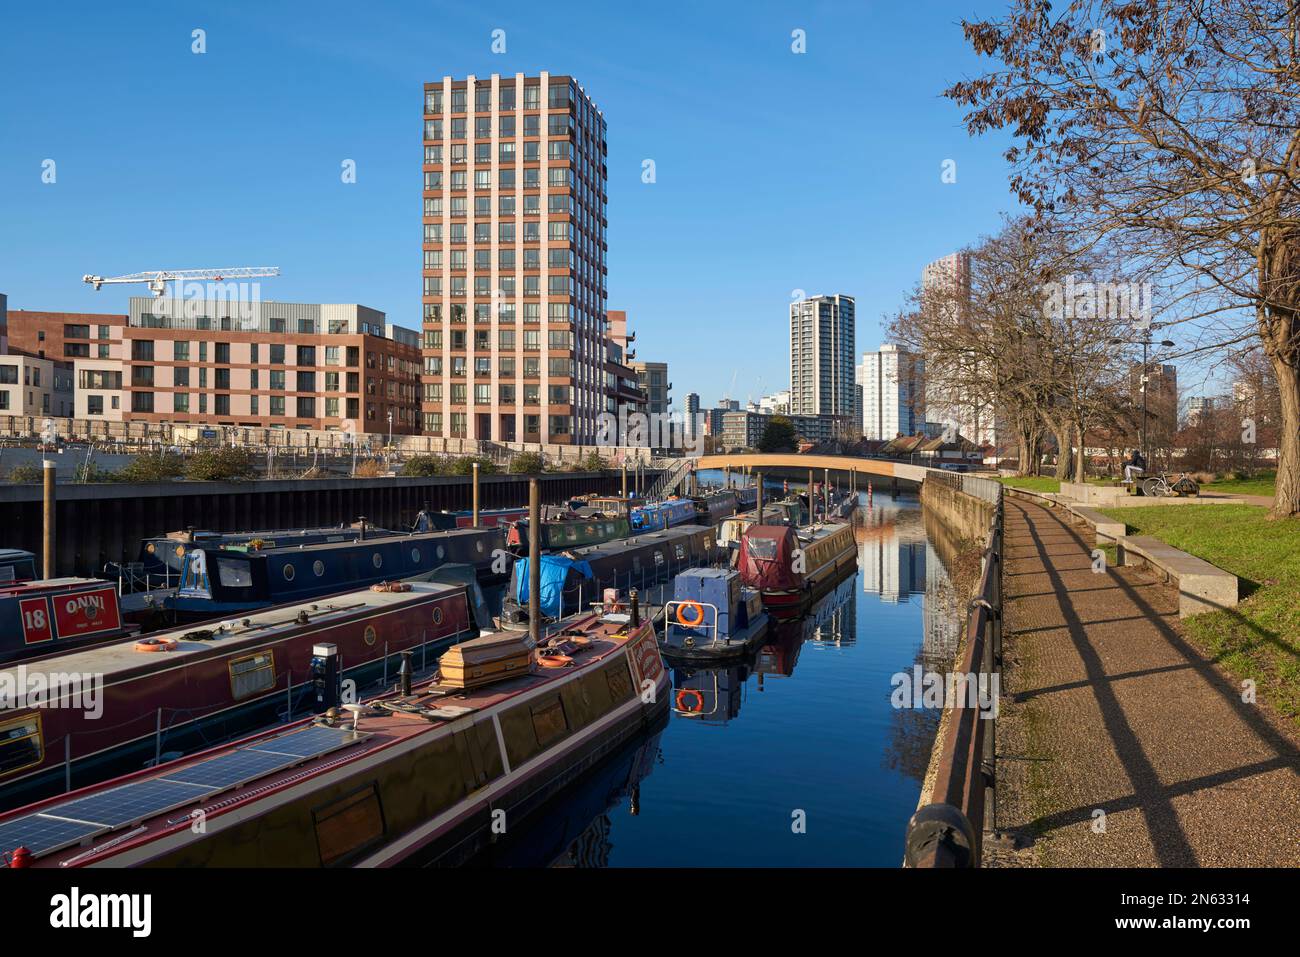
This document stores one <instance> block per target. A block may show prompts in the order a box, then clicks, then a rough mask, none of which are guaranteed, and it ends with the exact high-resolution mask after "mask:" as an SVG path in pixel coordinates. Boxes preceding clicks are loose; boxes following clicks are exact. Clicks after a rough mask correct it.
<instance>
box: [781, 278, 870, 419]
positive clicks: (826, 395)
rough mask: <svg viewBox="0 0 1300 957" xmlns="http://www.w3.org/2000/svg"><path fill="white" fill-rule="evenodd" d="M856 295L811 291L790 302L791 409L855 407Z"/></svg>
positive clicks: (821, 411) (846, 412)
mask: <svg viewBox="0 0 1300 957" xmlns="http://www.w3.org/2000/svg"><path fill="white" fill-rule="evenodd" d="M853 368H854V301H853V297H852V296H813V297H811V298H808V299H801V300H799V301H798V302H793V303H791V304H790V414H791V415H838V416H845V417H846V418H852V416H853V415H854V410H855V405H856V402H855V394H854V381H853Z"/></svg>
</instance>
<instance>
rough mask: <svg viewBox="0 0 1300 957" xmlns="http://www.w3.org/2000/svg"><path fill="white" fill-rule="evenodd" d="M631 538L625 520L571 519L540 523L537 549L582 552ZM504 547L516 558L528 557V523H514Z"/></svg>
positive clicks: (611, 518) (616, 518) (603, 518)
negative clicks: (606, 543) (519, 556)
mask: <svg viewBox="0 0 1300 957" xmlns="http://www.w3.org/2000/svg"><path fill="white" fill-rule="evenodd" d="M631 534H632V530H631V528H629V526H628V520H627V518H626V517H624V516H621V515H620V516H611V517H602V518H595V517H592V518H572V519H558V520H553V521H543V522H542V523H541V524H540V525H539V526H538V528H537V538H538V543H539V547H540V548H541V549H542V551H544V552H549V551H555V550H557V549H561V548H585V547H586V546H588V545H600V544H601V543H603V542H613V541H617V540H618V539H620V538H627V537H628V536H629V535H631ZM506 545H507V546H508V547H509V549H510V551H511V552H512V553H513V554H515V555H527V554H528V522H527V520H524V521H521V522H515V523H513V524H512V525H511V526H510V527H509V529H508V530H507V532H506Z"/></svg>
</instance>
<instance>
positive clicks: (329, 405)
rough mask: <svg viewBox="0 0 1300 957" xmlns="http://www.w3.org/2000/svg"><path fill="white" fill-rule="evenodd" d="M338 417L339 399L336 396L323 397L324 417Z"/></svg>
mask: <svg viewBox="0 0 1300 957" xmlns="http://www.w3.org/2000/svg"><path fill="white" fill-rule="evenodd" d="M338 417H339V400H338V399H337V398H336V397H327V398H326V399H325V418H327V419H337V418H338Z"/></svg>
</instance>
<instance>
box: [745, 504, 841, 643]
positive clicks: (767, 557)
mask: <svg viewBox="0 0 1300 957" xmlns="http://www.w3.org/2000/svg"><path fill="white" fill-rule="evenodd" d="M856 562H857V546H856V542H855V540H854V537H853V526H852V525H851V524H849V523H847V522H829V523H823V524H818V525H808V526H805V527H803V528H800V529H793V528H790V527H788V526H784V525H781V526H775V525H753V526H751V527H750V528H748V529H746V531H745V534H744V537H743V538H742V539H741V542H740V558H739V562H738V567H739V570H740V575H741V580H742V581H743V582H744V583H745V584H746V585H749V586H750V587H751V588H757V589H758V590H759V592H760V593H761V594H762V596H763V604H764V606H766V608H767V610H768V611H769V612H770V613H771V614H772V615H773V617H775V618H777V619H778V620H788V619H791V618H798V617H799V616H801V615H803V614H804V612H806V611H807V610H808V608H809V607H810V606H811V604H812V603H813V602H814V601H816V600H817V599H818V598H819V597H821V595H823V594H825V593H826V592H827V591H829V590H830V588H831V587H832V586H833V585H834V584H835V582H836V581H838V580H839V577H840V575H842V574H843V573H844V570H845V569H846V568H851V567H854V566H855V565H856Z"/></svg>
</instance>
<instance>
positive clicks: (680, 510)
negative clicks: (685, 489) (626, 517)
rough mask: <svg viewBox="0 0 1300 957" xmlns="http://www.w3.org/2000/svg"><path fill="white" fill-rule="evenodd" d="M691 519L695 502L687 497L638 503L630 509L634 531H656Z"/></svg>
mask: <svg viewBox="0 0 1300 957" xmlns="http://www.w3.org/2000/svg"><path fill="white" fill-rule="evenodd" d="M693 521H695V503H694V502H693V501H691V500H690V499H689V498H671V499H668V501H666V502H650V503H648V504H646V505H639V506H637V507H636V508H634V509H632V515H631V523H632V530H633V531H634V532H658V531H662V530H663V529H665V528H672V527H674V526H676V525H686V524H688V523H690V522H693Z"/></svg>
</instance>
